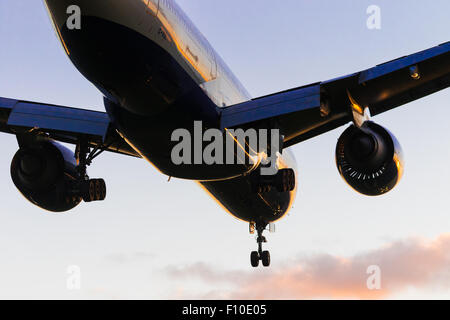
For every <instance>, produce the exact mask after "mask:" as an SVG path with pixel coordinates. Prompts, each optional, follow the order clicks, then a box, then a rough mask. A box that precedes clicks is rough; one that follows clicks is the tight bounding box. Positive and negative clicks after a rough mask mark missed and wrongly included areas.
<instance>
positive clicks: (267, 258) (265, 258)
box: [261, 251, 270, 267]
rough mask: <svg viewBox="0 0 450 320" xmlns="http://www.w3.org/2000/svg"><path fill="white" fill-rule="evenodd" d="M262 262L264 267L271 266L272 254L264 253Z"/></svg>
mask: <svg viewBox="0 0 450 320" xmlns="http://www.w3.org/2000/svg"><path fill="white" fill-rule="evenodd" d="M261 261H262V264H263V266H264V267H268V266H270V252H269V251H263V252H262V254H261Z"/></svg>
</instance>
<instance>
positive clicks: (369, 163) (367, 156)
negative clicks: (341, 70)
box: [336, 121, 404, 196]
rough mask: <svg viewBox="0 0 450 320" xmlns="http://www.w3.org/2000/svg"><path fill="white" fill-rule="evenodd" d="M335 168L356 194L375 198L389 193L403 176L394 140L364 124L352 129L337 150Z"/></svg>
mask: <svg viewBox="0 0 450 320" xmlns="http://www.w3.org/2000/svg"><path fill="white" fill-rule="evenodd" d="M336 165H337V168H338V170H339V173H340V174H341V176H342V178H343V179H344V180H345V181H346V182H347V183H348V184H349V185H350V186H351V187H352V188H353V189H355V190H356V191H357V192H359V193H362V194H364V195H368V196H378V195H382V194H384V193H387V192H389V191H390V190H392V189H393V188H394V187H395V186H396V185H397V184H398V182H399V181H400V179H401V177H402V174H403V165H404V163H403V157H402V150H401V147H400V144H399V143H398V141H397V139H396V138H395V136H394V135H393V134H392V133H391V132H389V131H388V130H387V129H385V128H383V127H382V126H380V125H378V124H376V123H374V122H371V121H366V122H365V123H364V124H363V125H362V126H361V127H360V128H357V127H356V126H355V125H351V126H350V127H349V128H347V129H346V130H345V131H344V133H343V134H342V135H341V136H340V138H339V140H338V143H337V146H336Z"/></svg>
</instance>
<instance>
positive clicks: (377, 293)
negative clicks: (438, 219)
mask: <svg viewBox="0 0 450 320" xmlns="http://www.w3.org/2000/svg"><path fill="white" fill-rule="evenodd" d="M371 265H377V266H379V267H380V269H381V289H380V290H369V289H368V288H367V285H366V282H367V278H368V277H369V275H368V274H367V273H366V271H367V268H368V267H369V266H371ZM448 270H450V234H443V235H441V236H439V237H438V238H436V239H435V240H432V241H429V240H422V239H408V240H403V241H395V242H392V243H390V244H389V245H386V246H383V247H382V248H380V249H377V250H372V251H368V252H366V253H363V254H358V255H355V256H352V257H338V256H332V255H327V254H321V255H314V256H308V257H303V258H299V259H296V260H294V261H291V262H285V263H283V265H282V266H281V267H279V268H277V269H273V268H269V269H265V270H262V271H261V270H252V271H249V272H246V271H223V270H219V269H215V268H213V267H211V266H208V265H205V264H202V263H198V264H194V265H191V266H188V267H183V268H177V267H169V268H167V269H166V272H167V274H168V275H169V276H170V277H172V278H175V279H196V280H198V281H200V282H202V283H203V284H204V285H210V286H212V287H214V290H211V291H208V292H207V293H205V294H202V295H201V296H196V297H195V298H206V299H316V298H332V299H346V298H354V299H379V298H389V297H391V296H393V295H394V294H398V293H401V292H402V291H405V290H408V289H410V288H416V289H421V288H427V287H440V288H441V289H450V273H449V272H448ZM190 298H192V297H190Z"/></svg>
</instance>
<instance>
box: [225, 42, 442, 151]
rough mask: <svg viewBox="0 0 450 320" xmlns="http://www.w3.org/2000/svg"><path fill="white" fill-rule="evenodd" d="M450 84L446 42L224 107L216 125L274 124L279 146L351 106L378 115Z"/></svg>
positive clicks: (331, 121)
mask: <svg viewBox="0 0 450 320" xmlns="http://www.w3.org/2000/svg"><path fill="white" fill-rule="evenodd" d="M449 86H450V42H446V43H443V44H441V45H439V46H436V47H434V48H431V49H428V50H425V51H422V52H418V53H415V54H412V55H409V56H405V57H402V58H399V59H395V60H392V61H389V62H386V63H383V64H380V65H377V66H376V67H373V68H370V69H367V70H364V71H361V72H356V73H353V74H350V75H347V76H344V77H340V78H337V79H333V80H329V81H324V82H318V83H314V84H311V85H307V86H303V87H299V88H294V89H291V90H287V91H283V92H279V93H275V94H271V95H268V96H264V97H260V98H257V99H253V100H250V101H247V102H244V103H241V104H237V105H233V106H230V107H227V108H224V109H223V111H222V114H221V128H222V129H225V128H233V127H241V128H245V127H258V125H261V123H276V126H277V127H279V128H280V131H281V133H282V134H283V135H284V147H289V146H292V145H294V144H296V143H299V142H301V141H304V140H307V139H309V138H312V137H314V136H317V135H319V134H321V133H324V132H327V131H330V130H333V129H335V128H337V127H339V126H341V125H344V124H346V123H348V122H350V121H352V120H353V108H354V106H356V107H362V108H366V107H367V108H368V109H369V110H370V113H371V115H377V114H380V113H382V112H385V111H388V110H390V109H393V108H396V107H398V106H401V105H403V104H406V103H409V102H411V101H414V100H416V99H420V98H422V97H424V96H427V95H429V94H432V93H435V92H437V91H439V90H442V89H445V88H447V87H449Z"/></svg>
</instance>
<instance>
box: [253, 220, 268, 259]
mask: <svg viewBox="0 0 450 320" xmlns="http://www.w3.org/2000/svg"><path fill="white" fill-rule="evenodd" d="M250 225H251V226H250V230H252V229H254V228H255V224H254V223H250ZM266 226H267V224H261V223H256V231H257V232H258V236H257V238H256V242H257V243H258V251H252V253H251V254H250V263H251V265H252V267H254V268H256V267H258V266H259V261H261V262H262V265H263V266H264V267H268V266H270V252H269V251H267V250H265V251H263V249H262V244H263V242H267V240H266V237H264V236H263V231H264V230H265V228H266Z"/></svg>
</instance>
